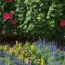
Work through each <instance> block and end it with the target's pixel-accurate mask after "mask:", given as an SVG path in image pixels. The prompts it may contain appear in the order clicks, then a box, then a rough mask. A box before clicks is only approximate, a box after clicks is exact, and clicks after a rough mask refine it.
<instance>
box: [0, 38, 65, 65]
mask: <svg viewBox="0 0 65 65" xmlns="http://www.w3.org/2000/svg"><path fill="white" fill-rule="evenodd" d="M0 64H1V65H64V64H65V47H64V48H63V51H61V48H57V42H47V43H46V42H45V41H42V40H41V39H40V40H39V41H37V42H35V43H32V44H30V43H29V42H28V41H26V43H25V44H21V42H20V43H18V41H16V44H15V45H14V46H13V47H10V46H9V45H3V46H2V45H0Z"/></svg>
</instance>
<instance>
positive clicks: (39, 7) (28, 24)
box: [0, 0, 65, 41]
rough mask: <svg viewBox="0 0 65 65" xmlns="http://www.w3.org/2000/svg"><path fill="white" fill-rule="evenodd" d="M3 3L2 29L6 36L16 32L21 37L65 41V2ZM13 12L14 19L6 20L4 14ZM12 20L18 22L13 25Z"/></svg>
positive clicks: (17, 0)
mask: <svg viewBox="0 0 65 65" xmlns="http://www.w3.org/2000/svg"><path fill="white" fill-rule="evenodd" d="M0 2H1V16H0V17H1V20H0V27H1V28H2V30H4V33H5V34H8V35H12V34H13V32H16V33H17V34H19V35H20V36H21V37H27V38H28V37H29V38H31V37H33V36H34V37H37V36H41V37H46V38H48V39H52V40H57V41H64V39H65V38H64V35H65V34H64V32H65V30H64V28H65V27H62V26H61V25H60V22H61V20H64V19H65V8H64V7H65V1H60V0H53V1H52V0H14V1H13V2H11V3H9V2H7V0H5V1H4V0H2V1H0ZM11 11H12V13H13V15H14V16H13V17H12V18H11V19H8V20H4V18H3V15H4V13H6V12H7V13H10V12H11ZM12 19H16V20H17V21H18V22H17V24H16V25H13V24H11V22H12Z"/></svg>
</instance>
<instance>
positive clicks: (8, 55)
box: [5, 51, 13, 60]
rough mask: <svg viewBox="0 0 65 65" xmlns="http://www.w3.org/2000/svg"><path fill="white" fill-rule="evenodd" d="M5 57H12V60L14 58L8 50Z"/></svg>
mask: <svg viewBox="0 0 65 65" xmlns="http://www.w3.org/2000/svg"><path fill="white" fill-rule="evenodd" d="M5 57H7V58H10V60H12V59H13V56H12V55H11V54H9V53H8V51H5Z"/></svg>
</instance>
